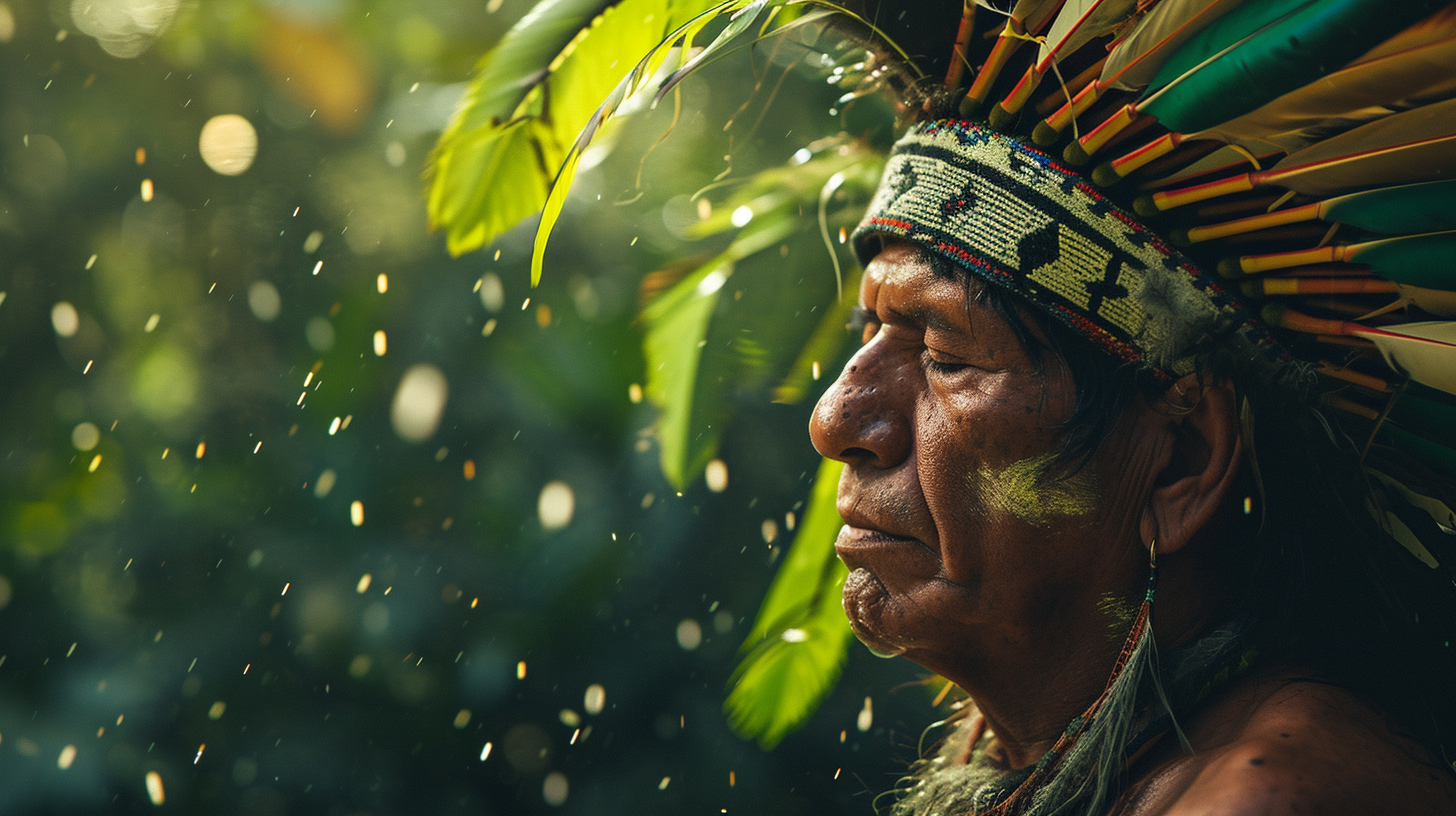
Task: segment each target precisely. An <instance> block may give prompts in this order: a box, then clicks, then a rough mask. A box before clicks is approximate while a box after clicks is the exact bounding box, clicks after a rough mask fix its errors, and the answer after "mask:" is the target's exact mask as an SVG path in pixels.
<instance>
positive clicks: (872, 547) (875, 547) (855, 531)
mask: <svg viewBox="0 0 1456 816" xmlns="http://www.w3.org/2000/svg"><path fill="white" fill-rule="evenodd" d="M856 521H858V520H856ZM861 524H863V522H861ZM906 548H912V551H913V554H914V555H915V556H920V555H925V554H929V553H930V548H929V547H927V546H926V545H925V543H924V542H922V541H920V540H919V539H914V538H907V537H905V536H897V535H892V534H890V533H887V532H884V531H883V530H879V529H876V528H874V527H868V526H859V525H857V524H855V523H848V524H845V525H844V526H843V527H842V528H840V530H839V538H838V539H836V540H835V542H834V550H835V552H837V553H839V558H840V560H842V561H844V564H845V566H847V567H849V568H850V569H851V570H855V569H860V568H862V567H869V566H871V565H872V564H873V563H874V562H877V561H880V560H882V559H883V558H885V557H900V558H903V557H905V556H907V555H911V554H912V553H911V552H906Z"/></svg>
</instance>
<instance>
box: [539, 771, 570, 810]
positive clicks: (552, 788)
mask: <svg viewBox="0 0 1456 816" xmlns="http://www.w3.org/2000/svg"><path fill="white" fill-rule="evenodd" d="M570 787H571V786H570V785H568V784H567V782H566V774H564V773H562V772H560V771H552V772H551V773H549V774H546V781H544V782H542V783H541V798H542V799H545V800H546V804H548V805H551V806H552V807H560V806H561V805H564V804H566V796H567V794H568V793H569V791H570Z"/></svg>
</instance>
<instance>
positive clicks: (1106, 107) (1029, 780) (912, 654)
mask: <svg viewBox="0 0 1456 816" xmlns="http://www.w3.org/2000/svg"><path fill="white" fill-rule="evenodd" d="M982 5H984V4H982ZM984 18H985V15H984V14H983V15H982V16H981V17H980V18H978V17H977V15H976V8H975V6H974V5H973V4H969V3H968V4H966V6H965V13H964V16H963V19H962V25H961V29H960V30H961V34H960V36H959V37H958V38H957V44H956V47H955V54H954V57H953V60H952V63H951V66H950V68H949V70H948V72H947V78H946V82H945V84H944V88H943V90H942V91H940V92H936V91H931V92H928V93H923V94H921V95H920V96H918V97H917V96H914V94H913V93H912V101H911V102H910V103H909V104H907V106H906V107H907V108H908V109H910V110H919V111H920V112H921V113H922V116H921V121H919V122H918V123H917V124H915V125H913V126H912V127H911V128H910V130H909V132H908V133H907V134H906V135H905V136H904V137H903V138H902V139H901V140H900V141H899V142H898V143H897V144H896V146H895V148H894V151H893V152H892V154H891V157H890V159H889V162H888V164H887V168H886V171H885V176H884V179H883V181H882V183H881V186H880V189H879V191H878V193H877V194H876V196H875V200H874V201H873V202H872V203H871V205H870V208H869V213H868V214H867V215H866V217H865V219H864V220H863V221H862V222H861V224H860V227H859V229H858V230H857V232H856V233H855V244H856V249H857V251H858V253H859V255H860V257H861V260H862V261H863V262H865V264H866V268H865V274H864V278H863V283H862V287H861V292H860V307H861V309H862V312H863V315H864V319H865V328H864V338H863V339H864V345H863V347H862V348H861V349H860V351H859V352H858V353H857V354H856V355H855V356H854V357H853V359H851V360H850V361H849V363H848V364H847V366H846V367H845V369H844V372H843V373H842V374H841V375H840V377H839V379H838V380H837V381H836V382H835V383H834V384H833V385H832V386H831V387H830V388H829V390H828V391H827V392H826V393H825V394H824V396H823V398H822V399H821V400H820V402H819V404H818V406H817V409H816V411H815V413H814V416H813V419H812V422H811V428H810V430H811V435H812V437H813V440H814V444H815V446H816V448H818V450H819V451H820V453H822V454H823V455H825V456H828V457H832V458H835V459H838V460H840V461H842V462H844V463H845V466H846V467H845V470H844V475H843V477H842V478H841V482H840V485H839V501H838V507H839V511H840V513H841V515H842V516H843V518H844V521H845V527H844V528H843V530H842V532H841V533H840V536H839V539H838V542H837V545H836V547H837V550H838V552H839V555H840V557H841V558H842V559H843V561H844V562H845V564H846V565H847V566H848V567H849V568H850V570H851V572H850V575H849V578H848V579H847V580H846V582H845V587H844V606H845V611H846V613H847V614H848V616H849V619H850V623H851V626H852V628H853V629H854V631H855V633H856V634H857V635H858V636H859V638H860V640H862V641H863V642H864V643H865V644H866V645H867V646H869V647H870V648H871V649H872V650H873V651H875V652H876V653H880V654H885V655H901V656H904V657H907V658H909V659H911V660H913V661H915V662H917V663H919V664H920V665H922V666H925V667H926V668H928V669H931V670H933V671H935V672H937V673H939V674H941V675H943V676H945V677H946V678H948V679H950V680H951V681H953V682H954V683H955V684H956V685H957V686H959V687H960V688H961V689H963V690H964V691H965V692H966V693H967V695H968V698H969V699H968V701H967V702H966V703H965V704H964V705H963V706H962V707H961V710H960V711H959V712H958V713H957V714H955V715H953V716H952V717H951V718H950V721H951V723H952V728H951V730H950V731H949V733H948V734H947V735H946V736H945V738H944V740H943V742H942V745H941V747H940V748H939V749H938V750H937V751H936V752H935V753H934V755H933V756H932V757H929V758H927V759H926V760H925V761H923V762H922V763H920V765H919V767H917V768H916V769H915V772H914V773H913V775H912V778H911V779H909V780H907V781H906V783H905V784H904V785H903V786H902V789H901V791H900V797H899V800H898V801H897V803H896V805H895V808H894V809H895V812H896V813H898V814H961V813H972V812H974V813H996V814H1050V813H1081V814H1089V815H1090V814H1104V813H1117V814H1145V813H1146V814H1152V813H1169V814H1285V813H1288V814H1293V813H1319V814H1340V813H1347V814H1372V813H1397V814H1412V813H1430V814H1436V813H1456V776H1453V772H1452V765H1451V759H1452V757H1451V756H1450V755H1449V754H1448V750H1449V749H1450V747H1451V746H1452V745H1453V744H1456V706H1453V705H1452V701H1451V698H1452V694H1451V692H1452V689H1453V688H1456V669H1453V660H1452V657H1451V641H1452V639H1453V629H1456V612H1453V600H1452V599H1453V592H1456V582H1453V580H1452V573H1451V571H1450V567H1449V564H1450V557H1449V556H1450V551H1451V549H1452V546H1451V542H1452V538H1453V528H1456V513H1453V512H1452V509H1451V508H1452V507H1453V506H1456V504H1453V496H1456V491H1453V489H1452V484H1453V478H1452V477H1453V475H1456V474H1453V469H1452V457H1453V456H1456V454H1451V453H1450V451H1449V450H1448V448H1449V446H1450V444H1451V440H1450V434H1449V427H1450V417H1451V416H1452V413H1453V411H1456V399H1453V398H1452V390H1453V383H1456V376H1453V372H1456V360H1453V359H1452V355H1451V352H1450V349H1451V346H1450V344H1449V339H1441V338H1446V337H1447V336H1448V335H1449V334H1450V328H1451V324H1440V323H1421V322H1419V321H1422V320H1429V319H1430V318H1431V317H1432V316H1446V317H1451V316H1453V313H1456V310H1453V309H1452V308H1451V304H1450V303H1449V302H1448V301H1449V298H1450V295H1448V294H1447V292H1449V290H1451V289H1453V288H1456V286H1453V284H1456V280H1453V279H1452V275H1451V274H1450V257H1451V255H1450V254H1449V253H1433V254H1430V255H1421V254H1420V253H1418V252H1414V251H1409V250H1410V249H1411V248H1413V247H1416V246H1430V247H1434V246H1435V244H1436V243H1438V242H1440V241H1443V240H1444V238H1442V237H1440V236H1443V235H1445V234H1446V233H1444V232H1439V231H1441V230H1451V229H1453V228H1456V208H1453V207H1452V206H1450V204H1449V203H1448V199H1447V198H1445V197H1444V196H1440V197H1439V198H1440V200H1436V199H1435V198H1433V197H1432V196H1433V194H1434V193H1436V192H1437V191H1440V190H1445V189H1446V187H1445V186H1443V185H1449V182H1446V181H1444V179H1445V178H1446V177H1447V176H1448V175H1449V174H1450V173H1451V172H1452V171H1453V170H1456V151H1453V150H1452V149H1450V148H1449V147H1448V146H1447V143H1450V142H1452V141H1456V114H1453V115H1446V114H1445V113H1444V111H1446V110H1447V109H1448V108H1452V107H1453V106H1456V101H1452V100H1451V99H1450V97H1452V92H1451V90H1450V89H1447V88H1445V86H1444V85H1442V84H1441V82H1444V80H1436V78H1435V75H1436V74H1441V75H1442V76H1446V77H1449V75H1450V70H1449V63H1451V61H1452V55H1451V54H1450V53H1449V52H1451V51H1452V49H1451V47H1450V46H1449V43H1450V42H1452V41H1456V9H1453V7H1452V6H1451V4H1446V3H1438V2H1417V3H1412V4H1409V5H1401V6H1398V7H1396V6H1390V5H1389V4H1379V3H1373V2H1364V1H1363V0H1342V1H1340V2H1336V0H1313V2H1307V3H1235V2H1220V1H1219V0H1210V2H1206V3H1199V2H1187V3H1171V2H1164V3H1161V4H1148V3H1138V4H1118V3H1111V2H1103V3H1078V4H1070V3H1069V4H1067V5H1066V6H1062V4H1059V3H1054V2H1053V3H1017V4H1015V6H1014V8H1013V9H1012V10H1011V11H1010V19H1009V20H1008V19H1005V18H1004V17H993V22H992V23H991V24H990V25H986V24H985V23H984ZM997 31H999V32H1000V33H999V36H995V37H994V38H993V37H992V35H994V34H996V32H997ZM980 35H984V36H980ZM1027 40H1036V41H1038V42H1039V43H1040V46H1039V48H1036V47H1032V48H1021V46H1022V45H1023V44H1025V42H1026V41H1027ZM1018 49H1019V51H1018ZM912 50H913V49H912ZM1438 54H1439V56H1438ZM1437 63H1439V64H1441V65H1447V66H1448V68H1442V69H1439V70H1436V71H1434V73H1432V72H1428V71H1426V70H1425V69H1424V68H1422V67H1419V66H1426V67H1429V66H1432V65H1434V64H1437ZM1053 74H1055V77H1056V80H1055V81H1056V83H1057V87H1055V88H1054V89H1045V88H1043V89H1041V90H1040V91H1038V90H1037V87H1038V82H1041V81H1043V80H1045V79H1046V78H1047V77H1050V76H1052V75H1053ZM962 76H968V77H974V79H973V80H972V81H971V82H970V85H969V87H968V88H963V87H961V81H960V80H961V78H962ZM1314 79H1317V80H1318V81H1317V82H1311V80H1314ZM1048 82H1049V80H1048ZM1305 83H1310V84H1308V85H1306V84H1305ZM1438 86H1439V87H1438ZM918 99H923V100H924V101H923V102H918V101H914V100H918ZM1099 104H1100V107H1099ZM1079 117H1080V119H1079ZM1139 131H1140V132H1139ZM1061 145H1064V147H1063V146H1061ZM1223 145H1229V146H1228V147H1224V146H1223ZM1099 154H1100V155H1099ZM1256 155H1257V156H1263V158H1262V159H1256V158H1255V157H1256ZM1064 160H1065V161H1064ZM1090 162H1101V164H1100V165H1099V166H1097V167H1096V168H1095V169H1093V170H1092V172H1087V171H1085V170H1079V169H1078V168H1077V166H1076V165H1086V164H1088V163H1090ZM1265 171H1267V172H1265ZM1094 178H1095V179H1096V180H1097V182H1096V183H1095V184H1094V183H1093V181H1092V179H1094ZM1109 187H1110V188H1111V189H1110V190H1108V189H1105V188H1109ZM1139 195H1141V197H1138V196H1139ZM1377 201H1379V202H1385V203H1387V204H1389V205H1390V210H1389V214H1390V217H1389V218H1385V217H1383V216H1380V215H1377V211H1378V210H1380V209H1381V206H1379V205H1377V204H1376V202H1377ZM1134 207H1135V208H1136V210H1137V213H1139V214H1137V215H1135V214H1134V213H1133V212H1132V209H1133V208H1134ZM1336 210H1338V211H1339V212H1338V214H1336V212H1335V211H1336ZM1322 222H1323V223H1322ZM1433 231H1436V232H1433ZM1387 236H1396V237H1394V238H1389V237H1387ZM1170 238H1176V239H1177V240H1178V241H1179V242H1180V243H1182V244H1183V245H1185V246H1187V247H1188V249H1187V250H1186V251H1187V252H1188V253H1189V254H1187V255H1185V254H1184V253H1183V252H1181V251H1179V250H1176V249H1174V248H1173V247H1172V246H1171V245H1170V240H1169V239H1170ZM1371 241H1374V243H1373V244H1369V245H1370V246H1379V247H1382V248H1384V249H1390V250H1392V254H1390V255H1386V256H1382V257H1377V254H1376V253H1370V254H1362V253H1363V250H1360V249H1358V248H1359V247H1363V246H1365V245H1366V244H1367V242H1371ZM1397 247H1398V248H1399V249H1396V248H1397ZM1352 261H1355V262H1357V263H1351V262H1352ZM1214 268H1217V269H1218V270H1219V271H1220V272H1221V273H1223V274H1224V275H1225V276H1227V277H1232V278H1234V281H1233V282H1229V281H1227V280H1221V279H1220V278H1219V276H1217V275H1213V274H1209V272H1208V271H1206V270H1209V269H1214ZM1417 273H1419V275H1418V279H1417ZM1412 286H1414V287H1416V288H1414V289H1413V288H1411V287H1412ZM1422 287H1432V289H1433V290H1440V291H1439V292H1437V291H1425V290H1423V289H1422ZM1418 289H1421V291H1417V290H1418ZM1396 296H1400V299H1399V300H1396V301H1395V302H1394V303H1392V300H1393V299H1394V298H1395V297H1396ZM1413 307H1414V308H1413ZM1402 309H1403V310H1405V311H1404V312H1401V311H1400V310H1402ZM1385 321H1390V322H1388V323H1387V322H1385ZM1382 323H1384V325H1383V326H1382V325H1381V324H1382ZM1415 335H1419V336H1420V337H1419V338H1417V339H1413V337H1414V336H1415ZM1352 338H1359V339H1352ZM1423 338H1430V339H1423ZM1312 341H1313V342H1312ZM1403 377H1408V378H1409V379H1410V380H1411V382H1409V383H1406V384H1403V383H1402V379H1403ZM1427 385H1429V386H1434V388H1428V387H1426V386H1427ZM1442 392H1446V393H1442ZM1440 427H1446V428H1447V431H1441V430H1439V428H1440Z"/></svg>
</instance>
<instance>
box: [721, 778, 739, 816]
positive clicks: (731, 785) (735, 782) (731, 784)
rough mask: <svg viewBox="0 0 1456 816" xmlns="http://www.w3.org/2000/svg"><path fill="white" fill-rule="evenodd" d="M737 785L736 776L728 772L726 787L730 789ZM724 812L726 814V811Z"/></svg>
mask: <svg viewBox="0 0 1456 816" xmlns="http://www.w3.org/2000/svg"><path fill="white" fill-rule="evenodd" d="M737 784H738V775H737V774H735V773H734V772H732V771H729V772H728V787H730V788H731V787H733V786H734V785H737ZM724 812H725V813H726V812H727V811H724Z"/></svg>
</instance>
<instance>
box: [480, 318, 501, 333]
mask: <svg viewBox="0 0 1456 816" xmlns="http://www.w3.org/2000/svg"><path fill="white" fill-rule="evenodd" d="M498 323H499V321H497V320H496V319H495V318H493V317H492V318H491V319H489V320H487V321H485V325H484V326H481V327H480V336H481V337H489V336H491V335H492V334H495V327H496V325H497V324H498Z"/></svg>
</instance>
